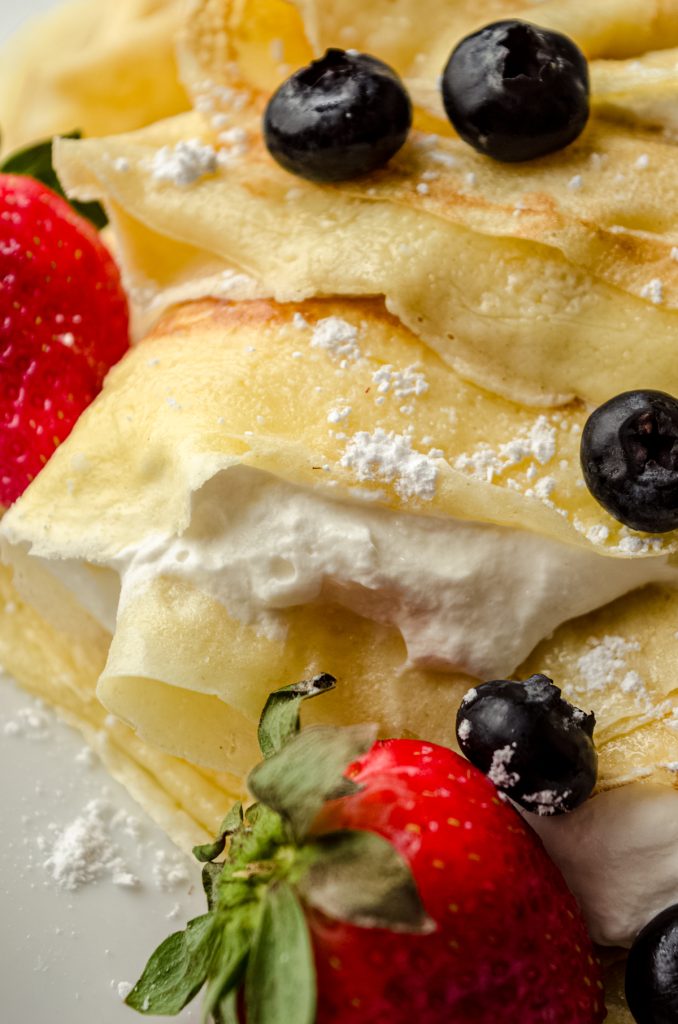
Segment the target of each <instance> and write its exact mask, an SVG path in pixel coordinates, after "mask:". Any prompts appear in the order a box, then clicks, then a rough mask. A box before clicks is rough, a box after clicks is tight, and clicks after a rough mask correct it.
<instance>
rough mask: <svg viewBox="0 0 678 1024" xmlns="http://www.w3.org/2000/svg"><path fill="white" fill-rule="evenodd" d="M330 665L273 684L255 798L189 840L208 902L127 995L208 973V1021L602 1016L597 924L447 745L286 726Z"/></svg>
mask: <svg viewBox="0 0 678 1024" xmlns="http://www.w3.org/2000/svg"><path fill="white" fill-rule="evenodd" d="M333 682H334V680H333V679H332V677H328V676H321V677H318V678H316V679H315V680H311V681H310V682H308V683H302V684H298V685H296V686H293V687H286V688H284V689H283V690H280V691H278V692H277V693H276V694H273V695H272V697H271V698H269V701H268V704H267V706H266V709H265V712H264V716H263V717H262V721H261V724H260V730H259V737H260V741H261V746H262V751H263V753H264V756H265V758H266V760H265V761H264V762H263V763H262V764H260V765H258V766H257V768H255V769H254V771H253V772H252V773H251V775H250V777H249V780H248V781H249V787H250V790H251V791H252V793H253V794H254V795H255V797H256V798H257V799H258V800H259V803H258V804H256V805H254V806H253V807H252V808H250V810H249V811H248V812H247V813H246V814H245V815H244V819H243V811H242V807H241V806H240V805H237V806H236V807H235V808H234V809H233V810H232V811H231V812H230V814H229V815H228V817H227V818H226V819H225V821H224V823H223V825H222V828H221V832H220V836H219V838H218V840H217V842H216V843H215V844H211V845H210V846H207V847H200V848H197V849H196V851H195V852H196V856H198V859H199V860H202V861H206V862H208V863H206V864H205V868H204V869H203V882H204V885H205V889H206V892H207V895H208V903H209V907H210V910H209V912H208V913H207V914H205V915H204V916H203V917H200V918H196V919H195V920H194V921H192V922H190V923H189V925H188V927H187V928H186V931H184V932H178V933H176V934H175V935H172V936H171V937H170V938H169V939H167V940H166V941H165V942H164V943H163V944H162V945H161V946H160V947H159V948H158V949H157V950H156V952H155V953H154V954H153V956H152V957H151V960H150V961H149V963H148V966H147V968H146V971H145V972H144V974H143V976H142V978H141V979H140V981H139V982H138V983H137V985H136V986H135V988H134V989H133V991H132V992H131V994H130V996H129V997H128V1003H129V1005H131V1006H133V1007H134V1008H136V1009H138V1010H141V1011H142V1012H147V1013H160V1014H172V1013H177V1012H178V1011H179V1010H180V1009H181V1008H182V1007H183V1006H184V1005H185V1004H186V1003H187V1002H188V1001H189V1000H190V999H191V998H193V996H194V995H195V994H196V992H197V991H198V990H199V989H200V988H201V986H202V985H203V983H204V982H207V995H206V1007H205V1012H206V1015H207V1014H208V1013H211V1014H212V1015H213V1018H214V1020H215V1021H216V1022H217V1024H222V1022H226V1021H229V1022H231V1021H236V1020H237V1019H238V1018H239V1019H240V1020H244V1019H245V1015H246V1018H247V1024H314V1022H315V1024H412V1022H414V1021H416V1022H417V1024H599V1022H600V1021H602V1020H603V1019H604V1016H605V1008H604V1005H603V997H602V991H601V990H602V984H601V981H600V971H599V966H598V964H597V961H596V960H595V957H594V955H593V948H592V945H591V941H590V939H589V937H588V935H587V932H586V928H585V926H584V923H583V920H582V917H581V914H580V911H579V909H578V907H577V904H576V902H575V900H574V897H573V896H572V894H571V893H570V892H569V890H568V889H567V887H566V886H565V883H564V881H563V879H562V877H561V875H560V873H559V872H558V870H557V868H556V867H555V865H554V864H553V863H552V862H551V861H550V860H549V858H548V856H547V854H546V852H545V851H544V848H543V846H542V845H541V842H540V840H539V839H538V838H537V836H536V835H535V834H534V833H533V832H532V831H531V830H530V829H529V827H528V826H527V825H526V824H525V823H524V822H523V820H522V819H521V818H520V817H519V816H518V814H517V813H516V812H515V811H514V810H513V808H512V807H511V806H510V805H509V804H507V803H505V802H503V801H502V800H501V799H500V798H499V797H498V794H497V790H496V788H495V786H494V785H493V783H491V782H490V781H489V780H488V779H487V778H486V777H485V776H484V775H483V774H482V773H481V772H480V771H479V770H478V769H477V768H474V767H473V765H471V764H470V763H468V762H467V761H465V760H463V759H462V758H461V757H459V756H458V755H457V754H455V753H453V752H452V751H451V750H447V749H446V748H444V747H440V746H433V745H432V744H427V743H423V742H420V741H418V740H388V741H386V742H380V743H375V744H373V743H372V738H373V736H374V730H372V729H370V727H360V726H356V727H352V728H349V729H333V728H331V727H322V726H318V727H315V728H311V729H305V730H303V731H302V732H300V733H298V732H297V730H298V708H299V705H300V703H301V701H302V700H303V699H305V698H306V697H309V696H315V694H317V693H320V692H322V691H323V690H326V689H328V688H330V687H331V686H332V684H333ZM357 754H362V755H363V756H361V757H360V759H359V760H354V757H355V755H357ZM352 755H353V756H352ZM349 761H353V763H352V764H351V766H350V768H349V769H348V770H346V771H345V773H344V769H343V766H344V765H345V764H346V763H347V762H349ZM229 836H230V837H231V838H230V847H229V850H228V856H227V858H226V860H225V861H223V862H221V863H214V860H215V859H216V858H217V857H219V856H220V855H221V853H222V852H223V850H224V848H225V846H226V842H227V841H228V837H229ZM243 978H244V984H242V982H243Z"/></svg>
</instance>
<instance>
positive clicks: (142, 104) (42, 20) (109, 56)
mask: <svg viewBox="0 0 678 1024" xmlns="http://www.w3.org/2000/svg"><path fill="white" fill-rule="evenodd" d="M183 6H184V5H183V3H182V0H96V3H92V2H91V0H70V2H68V3H65V4H63V5H60V6H59V7H57V8H55V10H53V11H50V12H49V13H48V14H45V15H42V16H40V17H35V18H32V19H31V20H30V21H29V22H28V23H27V24H26V25H25V26H24V28H23V29H22V30H21V31H20V32H18V33H17V34H16V35H15V36H13V37H12V39H11V40H10V41H9V42H8V43H7V44H6V45H5V46H4V47H3V48H2V56H1V59H0V128H1V130H2V150H3V152H4V153H10V152H12V151H13V150H15V149H17V148H19V147H21V146H25V145H27V144H29V143H32V142H36V141H41V140H43V139H46V138H49V137H51V136H52V135H56V134H59V133H67V132H72V131H74V130H79V131H81V132H83V133H84V134H86V135H107V134H110V133H111V132H122V131H130V130H131V129H134V128H140V127H141V126H142V125H145V124H150V123H151V122H152V121H157V120H158V119H159V118H163V117H168V116H169V115H170V114H176V113H178V112H179V111H181V110H186V109H187V108H188V106H189V101H188V97H187V95H186V92H185V91H184V89H183V87H182V85H181V84H180V82H179V78H178V72H177V65H176V60H175V55H174V37H175V34H176V32H177V30H178V28H179V25H180V23H181V15H182V11H183Z"/></svg>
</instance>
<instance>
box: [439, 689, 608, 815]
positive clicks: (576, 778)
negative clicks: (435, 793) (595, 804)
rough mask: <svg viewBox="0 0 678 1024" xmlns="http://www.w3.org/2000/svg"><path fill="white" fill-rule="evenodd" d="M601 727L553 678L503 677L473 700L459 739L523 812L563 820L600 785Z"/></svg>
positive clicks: (464, 708) (474, 693) (460, 717)
mask: <svg viewBox="0 0 678 1024" xmlns="http://www.w3.org/2000/svg"><path fill="white" fill-rule="evenodd" d="M595 724H596V719H595V715H593V714H586V712H584V711H580V710H579V708H575V707H573V705H572V704H568V702H567V701H566V700H564V699H563V698H562V696H561V693H560V690H559V688H558V687H557V686H554V685H553V682H552V680H551V679H549V678H548V677H547V676H542V675H537V676H530V678H529V679H526V680H525V682H520V683H518V682H512V681H511V680H508V679H497V680H495V681H494V682H491V683H482V684H481V685H479V686H477V687H476V688H475V689H474V690H471V691H470V692H469V693H468V694H467V695H466V697H465V698H464V700H463V702H462V705H461V707H460V708H459V711H458V713H457V739H458V740H459V745H460V747H461V749H462V751H463V752H464V754H465V755H466V757H467V758H468V759H469V761H470V762H471V763H472V764H474V765H475V766H476V768H480V770H481V771H482V772H485V774H486V775H487V776H489V778H490V779H492V781H493V782H494V783H495V785H496V786H497V788H498V789H500V790H502V791H503V792H504V793H507V794H508V796H510V797H511V799H512V800H515V802H516V803H518V804H520V805H521V807H524V808H525V809H526V810H528V811H533V812H534V813H535V814H541V815H547V814H563V813H564V812H566V811H572V810H574V808H575V807H579V805H580V804H582V803H583V802H584V800H586V798H587V797H588V796H590V794H591V791H592V790H593V787H594V786H595V784H596V777H597V769H598V755H597V754H596V748H595V745H594V743H593V729H594V727H595Z"/></svg>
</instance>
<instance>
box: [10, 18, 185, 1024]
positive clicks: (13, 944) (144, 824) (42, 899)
mask: <svg viewBox="0 0 678 1024" xmlns="http://www.w3.org/2000/svg"><path fill="white" fill-rule="evenodd" d="M54 6H56V4H55V3H54V2H53V0H25V2H24V3H23V4H22V5H21V9H20V10H19V9H18V8H16V7H12V6H10V5H7V4H0V42H3V41H4V40H5V39H6V38H7V37H8V36H9V35H10V34H11V33H12V32H13V31H15V30H16V29H17V28H18V27H19V26H20V24H22V23H23V22H24V21H25V20H27V19H28V18H29V17H31V16H32V15H35V14H40V13H42V12H43V11H46V10H48V9H50V8H52V7H54ZM83 749H84V748H83V742H82V740H81V738H80V737H79V736H78V735H77V734H76V732H75V731H74V730H73V729H70V728H69V727H68V726H66V725H64V724H62V723H61V722H59V721H57V719H56V718H55V717H54V715H52V713H51V712H47V711H45V710H44V709H42V708H41V707H40V706H39V705H38V704H37V702H35V701H33V700H32V699H31V698H30V697H28V696H27V695H26V694H25V693H24V692H22V691H20V690H18V689H15V688H14V687H13V686H12V684H11V681H10V680H8V679H6V678H3V679H2V685H1V686H0V774H1V776H2V778H3V779H4V780H5V781H4V785H3V787H2V801H1V802H0V807H1V809H2V813H1V814H0V918H1V919H2V921H3V928H2V932H1V934H0V965H1V966H0V988H1V989H2V993H3V995H2V1000H1V1007H2V1009H1V1011H0V1015H1V1016H2V1019H3V1021H5V1022H6V1024H18V1022H19V1021H23V1020H28V1021H31V1024H48V1022H49V1021H53V1020H68V1022H69V1024H92V1022H93V1021H99V1022H101V1024H125V1022H127V1024H130V1022H131V1021H133V1020H134V1019H135V1014H134V1012H133V1011H132V1010H129V1009H128V1008H127V1007H126V1006H124V1004H123V1002H122V994H123V993H124V992H125V991H126V984H129V983H131V982H134V981H136V976H137V975H138V974H139V973H140V971H141V969H142V967H143V965H144V963H145V962H146V959H147V957H148V955H149V953H150V952H151V950H152V949H154V948H155V946H156V945H157V944H158V942H159V941H160V940H161V939H162V938H164V936H165V934H166V933H167V932H168V930H169V929H170V928H171V927H172V920H173V919H174V915H176V921H177V927H181V926H182V925H183V924H184V922H185V921H186V920H187V919H188V918H190V917H194V916H195V915H196V914H199V913H202V910H203V903H204V896H203V894H202V892H201V891H199V890H198V889H196V888H195V884H194V883H195V878H196V874H195V871H193V870H192V869H191V864H190V862H189V861H188V860H187V859H186V858H184V857H183V856H182V855H181V854H178V853H177V850H176V847H175V846H174V845H173V844H172V843H171V842H170V841H169V840H168V839H167V837H166V836H165V834H164V833H163V832H162V831H161V830H160V829H159V828H158V827H157V826H156V825H155V824H154V823H153V822H152V821H151V820H150V819H149V818H148V817H147V816H146V815H145V814H144V813H143V811H141V810H140V809H139V807H138V805H137V804H136V803H135V802H134V801H133V800H132V799H131V798H130V797H129V796H128V795H127V793H126V792H125V791H124V789H123V788H122V786H120V785H118V784H117V783H116V782H114V781H113V780H111V778H110V776H109V775H108V773H107V772H106V770H105V769H104V768H103V766H102V765H101V764H100V763H99V762H98V760H97V759H96V758H93V759H92V758H90V757H86V756H85V755H83ZM93 800H95V801H98V803H97V805H96V806H95V807H94V808H93V809H90V812H89V814H90V816H91V814H92V813H94V814H97V813H101V814H102V815H103V817H104V820H105V822H108V824H107V825H105V829H107V830H108V831H109V833H110V835H111V838H112V840H113V842H114V844H115V845H116V846H117V847H118V848H119V851H120V854H119V856H120V861H121V865H124V870H123V871H122V874H123V875H124V874H125V872H129V873H130V874H133V875H134V876H135V877H136V878H137V879H138V882H137V884H135V885H133V886H123V885H120V884H115V882H114V881H113V880H112V876H111V873H110V871H109V870H104V871H103V873H102V875H101V877H99V878H97V879H93V880H92V881H91V882H89V883H85V884H79V887H78V888H77V889H75V890H70V891H69V890H68V889H64V888H62V887H60V885H59V884H58V883H57V882H56V881H55V880H54V877H53V876H54V871H55V870H56V871H57V874H58V875H60V867H59V865H60V863H61V862H60V861H59V860H58V857H56V858H55V861H54V864H53V866H52V868H51V869H50V868H49V867H48V866H45V865H46V862H47V861H48V860H49V859H50V853H53V852H54V849H55V843H56V842H57V840H58V836H59V835H60V834H62V833H63V831H64V830H66V829H68V828H69V826H71V825H73V823H74V822H80V824H81V826H82V824H83V821H84V820H86V819H87V816H88V814H87V812H86V810H85V809H86V807H87V805H88V804H90V802H91V801H93ZM114 822H115V823H114ZM130 833H133V834H130ZM69 835H70V837H71V838H72V839H73V840H74V843H75V847H76V848H78V849H80V851H81V853H82V851H83V849H84V846H85V845H86V844H84V845H83V843H80V844H78V842H77V837H76V836H74V834H73V832H70V833H69ZM80 838H81V840H83V839H84V838H86V837H83V836H82V835H81V837H80ZM41 846H42V847H43V849H40V847H41ZM90 853H91V854H92V860H91V861H90V868H93V869H94V870H96V868H95V867H94V865H95V864H96V863H98V860H97V858H96V856H94V853H93V851H91V850H90ZM57 854H58V851H57ZM86 859H88V858H86ZM99 859H100V858H99ZM121 865H119V866H121ZM81 866H82V865H81ZM87 870H88V869H87V868H84V872H85V873H87ZM60 877H61V875H60ZM121 880H122V878H121V877H119V878H118V882H120V881H121ZM64 881H65V879H64V878H63V877H62V886H63V883H64ZM72 881H73V882H74V883H75V884H78V883H77V879H72ZM128 881H130V880H129V879H128ZM168 914H172V915H173V917H172V918H170V919H169V920H168V917H167V915H168ZM199 1016H200V1008H199V1006H198V1005H195V1006H194V1007H193V1008H192V1009H191V1008H190V1007H189V1008H188V1009H187V1010H186V1011H184V1013H183V1014H182V1015H181V1016H179V1017H177V1018H176V1019H177V1021H179V1022H181V1024H187V1022H190V1021H197V1020H198V1019H199ZM147 1019H148V1020H152V1019H155V1018H147Z"/></svg>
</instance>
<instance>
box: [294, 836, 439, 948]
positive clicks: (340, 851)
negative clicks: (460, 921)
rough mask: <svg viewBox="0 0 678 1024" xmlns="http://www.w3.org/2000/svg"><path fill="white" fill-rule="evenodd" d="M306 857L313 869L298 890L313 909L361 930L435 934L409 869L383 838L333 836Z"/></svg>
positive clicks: (318, 842) (313, 845)
mask: <svg viewBox="0 0 678 1024" xmlns="http://www.w3.org/2000/svg"><path fill="white" fill-rule="evenodd" d="M304 854H305V856H308V857H310V864H309V866H308V868H307V869H306V871H305V872H304V874H302V876H301V878H299V879H298V881H297V883H296V887H297V891H298V892H299V894H300V895H301V897H302V898H303V900H304V901H305V902H306V903H307V904H309V905H310V906H312V907H316V908H317V909H318V910H322V911H323V913H325V914H327V915H328V916H329V917H334V918H337V919H338V920H340V921H348V922H350V923H351V924H354V925H357V926H359V927H360V928H388V929H389V930H390V931H397V932H410V933H415V934H428V933H429V932H432V931H435V928H436V925H435V923H434V922H433V921H432V920H431V918H430V917H429V916H428V914H427V913H426V911H425V910H424V906H423V904H422V902H421V897H420V896H419V892H418V890H417V886H416V884H415V881H414V878H413V877H412V872H411V870H410V866H409V864H408V863H407V861H406V860H405V859H404V857H402V855H401V854H400V853H399V852H398V850H396V848H395V846H393V845H392V844H391V843H390V842H389V841H388V840H387V839H384V837H383V836H379V835H377V834H376V833H374V832H349V831H345V832H334V833H332V834H330V835H326V836H321V837H320V839H317V840H316V841H315V842H313V843H311V844H309V845H308V846H307V847H306V848H305V851H304Z"/></svg>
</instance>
